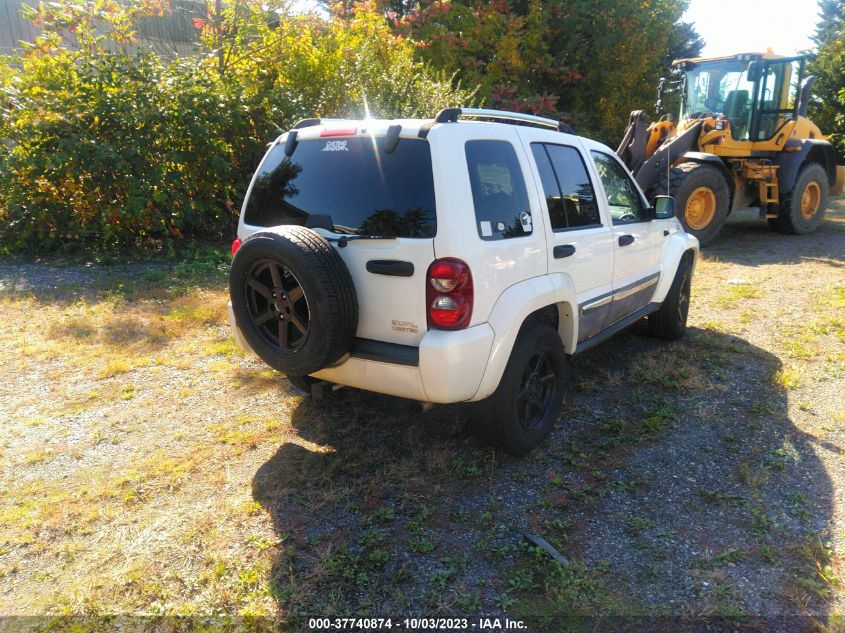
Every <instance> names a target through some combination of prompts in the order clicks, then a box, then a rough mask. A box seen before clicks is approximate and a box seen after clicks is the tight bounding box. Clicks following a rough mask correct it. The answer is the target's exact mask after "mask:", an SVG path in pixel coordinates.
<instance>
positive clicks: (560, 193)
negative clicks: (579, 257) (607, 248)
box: [531, 143, 601, 231]
mask: <svg viewBox="0 0 845 633" xmlns="http://www.w3.org/2000/svg"><path fill="white" fill-rule="evenodd" d="M531 151H532V152H533V154H534V160H535V161H536V163H537V168H538V170H539V172H540V181H541V182H542V184H543V191H544V192H545V196H546V206H547V207H548V210H549V219H550V220H551V226H552V229H553V230H555V231H562V230H566V229H573V228H582V227H587V226H601V220H600V219H599V208H598V205H597V204H596V196H595V192H594V191H593V185H592V184H591V183H590V177H589V176H588V175H587V168H586V167H585V166H584V161H583V160H582V159H581V155H580V154H579V153H578V150H577V149H575V148H574V147H568V146H565V145H552V144H545V143H532V144H531Z"/></svg>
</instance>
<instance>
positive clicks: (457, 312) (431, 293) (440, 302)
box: [425, 257, 474, 330]
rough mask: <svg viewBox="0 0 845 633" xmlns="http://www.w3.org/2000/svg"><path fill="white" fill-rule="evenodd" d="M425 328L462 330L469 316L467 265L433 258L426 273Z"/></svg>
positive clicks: (448, 259)
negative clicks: (426, 305)
mask: <svg viewBox="0 0 845 633" xmlns="http://www.w3.org/2000/svg"><path fill="white" fill-rule="evenodd" d="M426 279H427V281H428V283H427V284H426V293H425V294H426V303H427V304H428V327H429V328H433V329H438V330H461V329H463V328H465V327H467V326H468V325H469V322H470V319H472V302H473V295H474V292H473V286H472V273H471V272H470V270H469V266H467V265H466V263H465V262H462V261H461V260H460V259H455V258H452V257H447V258H444V259H438V260H436V261H434V262H433V263H432V264H431V266H429V267H428V274H427V275H426Z"/></svg>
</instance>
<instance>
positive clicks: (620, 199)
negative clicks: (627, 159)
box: [590, 150, 649, 224]
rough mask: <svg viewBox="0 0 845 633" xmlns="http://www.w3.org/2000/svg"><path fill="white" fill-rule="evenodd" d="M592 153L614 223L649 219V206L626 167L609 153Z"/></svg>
mask: <svg viewBox="0 0 845 633" xmlns="http://www.w3.org/2000/svg"><path fill="white" fill-rule="evenodd" d="M590 154H592V156H593V160H594V161H595V163H596V169H597V170H598V172H599V177H600V178H601V182H602V184H603V185H604V190H605V193H607V202H608V204H609V205H610V217H611V219H612V220H613V224H626V223H628V222H645V221H646V220H648V219H649V217H648V208H647V207H646V205H645V204H644V203H643V200H642V198H641V197H640V194H639V193H638V192H637V188H636V186H635V185H634V181H633V180H631V177H630V176H629V175H628V172H627V171H625V168H624V167H622V165H620V164H619V163H618V162H617V161H616V159H614V158H613V157H611V156H608V155H607V154H603V153H602V152H596V151H595V150H594V151H592V152H590Z"/></svg>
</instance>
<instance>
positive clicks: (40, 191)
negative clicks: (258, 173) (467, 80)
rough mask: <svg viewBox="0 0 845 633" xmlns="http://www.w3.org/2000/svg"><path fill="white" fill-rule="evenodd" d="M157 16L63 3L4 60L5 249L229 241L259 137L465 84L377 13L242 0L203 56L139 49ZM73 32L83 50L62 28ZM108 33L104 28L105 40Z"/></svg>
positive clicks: (451, 95) (45, 12)
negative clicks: (309, 12) (137, 29)
mask: <svg viewBox="0 0 845 633" xmlns="http://www.w3.org/2000/svg"><path fill="white" fill-rule="evenodd" d="M163 11H164V8H163V7H161V6H158V5H154V4H151V3H150V2H149V1H148V0H147V1H146V2H145V3H144V4H137V5H135V4H130V6H128V7H127V6H125V5H117V4H111V3H110V2H109V1H108V0H95V1H92V2H90V3H87V4H80V3H78V2H73V3H71V2H69V1H67V0H62V2H59V3H55V2H54V3H50V4H49V5H41V7H40V9H39V10H38V11H33V12H32V13H31V16H30V17H32V19H33V20H34V21H36V23H37V24H38V25H39V26H42V27H43V28H44V31H45V33H44V35H43V36H42V37H40V38H39V39H38V41H36V42H35V43H34V44H33V45H32V46H30V50H28V51H27V52H26V54H24V55H22V56H19V57H5V58H0V87H2V88H3V93H2V96H0V107H2V119H0V142H2V144H3V146H4V149H5V151H3V152H2V155H0V244H2V245H3V248H4V249H5V250H7V251H21V250H36V251H44V250H71V249H78V248H80V247H82V248H86V249H96V250H114V249H119V248H125V247H129V246H141V247H153V248H161V247H162V246H166V245H168V244H169V243H172V242H174V241H177V240H179V239H183V238H202V239H206V238H216V237H220V236H224V235H227V234H231V233H232V229H233V226H234V223H235V222H236V218H237V210H238V208H239V205H240V202H241V200H242V197H243V194H244V192H245V189H246V186H247V184H248V182H249V178H250V176H251V174H252V171H253V170H254V169H255V166H256V165H257V162H258V160H260V157H261V154H262V153H263V150H264V146H265V144H266V143H267V142H268V141H269V140H271V139H272V138H273V137H275V136H276V135H278V134H279V132H280V131H281V130H282V129H285V128H286V127H289V126H290V125H291V124H292V123H293V122H294V121H295V120H297V119H299V118H302V117H305V116H314V115H317V116H347V115H361V114H363V113H364V112H365V106H364V104H365V103H368V105H369V110H370V111H371V112H372V113H373V116H377V115H378V116H415V115H422V114H430V113H431V112H433V111H436V110H437V109H438V108H440V107H446V106H447V105H455V104H460V103H463V102H466V101H467V100H468V99H469V98H470V96H471V95H470V94H469V93H468V92H467V91H464V90H461V89H460V88H453V86H452V81H451V78H450V77H446V76H442V75H435V74H434V73H433V72H431V71H429V70H428V69H427V68H426V67H425V66H424V65H422V64H421V63H419V62H416V61H414V59H413V50H412V47H411V45H410V44H409V43H407V42H405V41H404V40H401V39H399V38H397V37H395V36H394V35H393V34H392V33H391V31H390V29H389V27H388V26H387V24H386V22H385V20H384V19H383V18H382V17H380V16H379V15H378V14H377V13H376V12H375V11H374V10H373V9H371V8H368V7H360V8H359V10H358V11H356V13H355V15H354V17H353V18H352V19H349V20H345V21H343V22H341V21H337V20H336V21H333V22H324V21H322V20H319V19H316V18H313V17H308V16H284V15H282V17H281V18H279V17H278V14H277V13H275V12H268V10H267V7H266V5H258V4H252V3H249V2H244V1H242V0H233V1H232V2H230V3H228V4H226V5H225V7H224V10H223V12H222V14H221V15H220V16H215V17H214V19H212V18H209V19H208V20H200V21H198V23H197V26H198V27H199V28H200V29H201V34H200V35H201V37H200V39H201V50H200V52H199V53H198V54H197V55H196V56H191V57H187V58H181V59H177V60H174V61H168V60H165V59H162V58H161V57H160V56H159V55H157V54H156V53H155V52H153V51H151V50H145V49H144V48H143V47H140V48H139V47H138V45H137V44H135V43H133V39H132V36H133V28H134V24H136V23H137V21H138V20H140V19H144V18H148V16H149V15H150V14H151V13H152V14H156V13H159V14H161V13H163ZM68 33H71V34H72V36H73V38H74V39H75V40H76V42H77V47H76V49H75V50H68V49H66V48H64V47H63V46H62V45H61V43H62V41H63V40H62V38H61V37H60V35H67V34H68ZM104 33H105V34H104Z"/></svg>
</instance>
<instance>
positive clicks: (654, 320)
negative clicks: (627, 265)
mask: <svg viewBox="0 0 845 633" xmlns="http://www.w3.org/2000/svg"><path fill="white" fill-rule="evenodd" d="M691 286H692V255H684V257H683V259H681V263H680V264H679V265H678V270H677V271H676V272H675V279H674V280H672V287H671V288H669V292H668V293H667V294H666V298H665V299H664V300H663V303H662V304H660V309H659V310H658V311H657V312H652V313H651V314H650V315H649V317H648V329H649V332H650V334H651V335H652V336H654V337H655V338H659V339H663V340H664V341H676V340H678V339H679V338H681V337H682V336H683V335H684V334H685V333H686V331H687V317H688V316H689V300H690V288H691Z"/></svg>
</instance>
